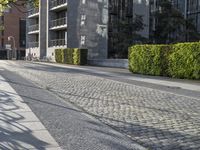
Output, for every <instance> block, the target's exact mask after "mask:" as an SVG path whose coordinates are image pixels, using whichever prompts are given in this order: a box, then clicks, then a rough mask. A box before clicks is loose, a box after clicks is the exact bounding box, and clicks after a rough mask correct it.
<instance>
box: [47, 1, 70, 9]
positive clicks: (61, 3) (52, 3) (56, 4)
mask: <svg viewBox="0 0 200 150" xmlns="http://www.w3.org/2000/svg"><path fill="white" fill-rule="evenodd" d="M67 1H68V0H52V1H51V3H50V8H54V7H57V6H60V5H63V4H66V3H67Z"/></svg>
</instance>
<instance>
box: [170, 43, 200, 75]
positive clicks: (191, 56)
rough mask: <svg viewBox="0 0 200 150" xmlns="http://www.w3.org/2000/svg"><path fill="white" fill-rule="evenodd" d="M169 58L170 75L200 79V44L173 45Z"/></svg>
mask: <svg viewBox="0 0 200 150" xmlns="http://www.w3.org/2000/svg"><path fill="white" fill-rule="evenodd" d="M172 51H173V52H172V53H171V55H170V56H169V74H170V76H172V77H179V78H187V79H200V43H199V42H193V43H179V44H175V45H173V50H172Z"/></svg>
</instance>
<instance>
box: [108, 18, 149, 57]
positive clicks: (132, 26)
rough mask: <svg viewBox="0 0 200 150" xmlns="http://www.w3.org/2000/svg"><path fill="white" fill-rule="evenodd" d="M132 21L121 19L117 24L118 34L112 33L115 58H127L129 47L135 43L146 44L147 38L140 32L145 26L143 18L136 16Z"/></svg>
mask: <svg viewBox="0 0 200 150" xmlns="http://www.w3.org/2000/svg"><path fill="white" fill-rule="evenodd" d="M134 16H135V17H134V18H131V20H127V19H124V20H123V19H121V20H119V21H118V22H117V23H115V24H116V27H115V28H117V32H114V33H112V34H113V35H112V39H113V43H112V44H113V48H112V49H113V55H112V54H111V57H115V58H127V56H128V47H129V46H131V45H132V44H134V43H144V42H146V40H147V39H146V38H144V37H142V36H141V34H139V33H138V32H139V31H141V30H143V29H144V27H145V25H144V23H143V17H142V16H140V15H137V14H135V15H134Z"/></svg>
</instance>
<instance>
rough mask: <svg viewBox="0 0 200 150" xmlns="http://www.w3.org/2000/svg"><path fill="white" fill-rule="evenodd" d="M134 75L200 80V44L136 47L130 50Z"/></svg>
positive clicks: (130, 67)
mask: <svg viewBox="0 0 200 150" xmlns="http://www.w3.org/2000/svg"><path fill="white" fill-rule="evenodd" d="M129 70H130V71H131V72H133V73H140V74H147V75H161V76H170V77H175V78H187V79H200V43H199V42H194V43H180V44H174V45H135V46H132V47H130V48H129Z"/></svg>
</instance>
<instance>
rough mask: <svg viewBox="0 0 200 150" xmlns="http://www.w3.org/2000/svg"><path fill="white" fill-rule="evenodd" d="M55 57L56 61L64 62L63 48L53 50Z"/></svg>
mask: <svg viewBox="0 0 200 150" xmlns="http://www.w3.org/2000/svg"><path fill="white" fill-rule="evenodd" d="M55 59H56V62H57V63H63V62H64V50H63V49H56V50H55Z"/></svg>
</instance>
